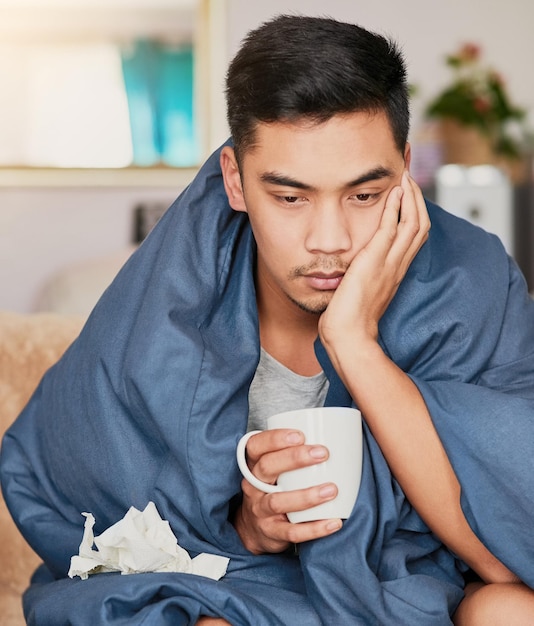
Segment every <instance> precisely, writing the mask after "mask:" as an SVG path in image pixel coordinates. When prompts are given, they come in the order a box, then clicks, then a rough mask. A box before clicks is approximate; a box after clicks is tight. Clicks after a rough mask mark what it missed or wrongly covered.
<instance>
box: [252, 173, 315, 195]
mask: <svg viewBox="0 0 534 626" xmlns="http://www.w3.org/2000/svg"><path fill="white" fill-rule="evenodd" d="M260 178H261V180H262V181H263V182H264V183H270V184H271V185H279V186H280V187H294V188H295V189H304V190H306V191H309V190H312V189H313V186H312V185H307V184H306V183H303V182H301V181H299V180H296V179H294V178H291V176H285V175H284V174H278V173H277V172H265V173H263V174H262V175H261V177H260Z"/></svg>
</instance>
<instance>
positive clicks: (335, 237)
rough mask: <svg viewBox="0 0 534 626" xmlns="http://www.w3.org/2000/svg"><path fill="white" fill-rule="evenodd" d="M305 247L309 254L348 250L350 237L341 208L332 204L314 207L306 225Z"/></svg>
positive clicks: (334, 252) (336, 252) (337, 252)
mask: <svg viewBox="0 0 534 626" xmlns="http://www.w3.org/2000/svg"><path fill="white" fill-rule="evenodd" d="M306 247H307V249H308V250H309V251H310V252H315V253H317V252H321V253H324V254H339V253H341V252H346V251H347V250H350V247H351V236H350V231H349V225H348V221H347V217H346V214H345V211H344V209H343V207H342V206H339V205H337V204H334V203H332V204H323V205H321V206H320V207H316V209H315V211H314V212H313V214H312V216H311V218H310V222H309V225H308V235H307V238H306Z"/></svg>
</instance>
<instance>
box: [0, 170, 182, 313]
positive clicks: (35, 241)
mask: <svg viewBox="0 0 534 626" xmlns="http://www.w3.org/2000/svg"><path fill="white" fill-rule="evenodd" d="M4 174H5V172H4ZM84 174H85V175H84ZM166 174H167V175H166V176H161V175H160V176H158V175H156V176H155V177H151V178H150V179H149V178H148V177H147V176H146V173H144V174H143V173H136V172H131V173H130V175H127V173H126V172H119V173H117V172H111V173H110V176H111V177H112V178H114V179H116V180H118V181H121V180H122V181H123V182H122V184H121V182H118V183H116V184H113V183H111V184H109V181H108V180H107V179H106V177H104V179H103V174H102V173H101V174H100V176H98V175H96V176H95V175H94V174H92V173H91V172H85V173H84V172H77V173H73V172H70V173H67V174H66V175H63V177H62V178H61V180H63V181H65V180H67V181H70V184H69V185H68V186H58V185H55V184H51V182H52V183H53V182H54V180H53V179H54V176H52V175H50V174H49V175H48V176H47V175H46V173H45V174H44V178H45V180H46V183H47V184H46V183H45V184H42V182H41V181H40V180H38V177H37V174H36V173H33V175H32V176H30V175H27V176H22V178H23V182H24V183H25V184H22V185H20V184H19V185H17V184H14V185H13V186H6V185H5V184H4V185H2V182H4V181H3V180H2V177H0V309H9V310H13V311H18V312H29V311H33V310H34V309H35V308H36V306H37V304H38V300H39V298H40V296H41V292H42V290H43V289H44V288H45V287H46V286H47V285H48V284H49V283H50V281H52V280H53V279H54V277H55V276H56V275H57V274H58V273H61V272H63V271H64V270H66V269H67V268H73V267H80V268H83V267H84V266H90V265H91V264H92V263H95V262H98V263H102V261H103V260H105V259H108V260H109V264H108V265H109V269H108V268H105V267H104V269H103V272H102V276H101V279H100V282H102V281H103V287H105V286H107V283H108V282H109V281H110V280H111V278H112V274H114V272H115V269H116V268H117V267H118V266H117V262H118V260H120V259H122V258H126V254H127V252H128V250H129V249H130V247H131V245H132V242H133V240H134V211H135V208H136V207H137V206H138V205H139V204H145V205H156V206H169V205H170V204H171V202H172V201H173V200H174V199H175V197H176V196H177V195H178V194H179V192H180V191H181V190H182V189H183V187H184V186H185V185H186V184H187V182H189V180H190V179H191V178H192V176H193V173H192V171H190V170H184V171H183V172H181V173H179V174H178V173H173V172H172V171H168V172H167V173H166ZM136 176H137V181H135V178H136ZM73 178H74V180H73ZM36 179H37V180H36ZM51 179H52V181H51ZM86 180H89V181H91V182H90V184H87V183H86V182H85V181H86ZM144 180H145V181H146V182H145V183H144V184H143V181H144ZM14 182H15V183H16V182H17V180H16V177H15V181H14ZM28 182H30V183H31V184H28ZM60 182H61V181H60ZM110 271H111V274H110ZM93 282H94V281H93ZM76 288H77V287H76V286H75V285H74V286H73V289H76ZM80 312H81V313H83V312H85V311H80Z"/></svg>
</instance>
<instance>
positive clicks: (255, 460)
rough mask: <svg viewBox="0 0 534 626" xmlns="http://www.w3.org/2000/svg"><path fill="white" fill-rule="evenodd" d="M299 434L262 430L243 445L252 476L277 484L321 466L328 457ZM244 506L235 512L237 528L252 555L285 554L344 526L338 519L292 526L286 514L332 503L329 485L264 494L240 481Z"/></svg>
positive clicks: (333, 493)
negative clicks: (280, 479) (301, 470)
mask: <svg viewBox="0 0 534 626" xmlns="http://www.w3.org/2000/svg"><path fill="white" fill-rule="evenodd" d="M303 441H304V436H303V434H302V433H301V432H298V431H294V430H287V429H276V430H266V431H264V432H262V433H258V434H257V435H254V436H252V437H251V438H250V439H249V441H248V444H247V457H248V464H249V467H250V469H251V471H253V472H254V474H255V475H256V476H257V477H258V478H259V479H260V480H263V481H264V482H267V483H275V482H276V480H277V478H278V476H279V474H281V473H282V472H286V471H289V470H294V469H298V468H300V467H307V466H309V465H314V464H317V463H322V462H323V461H325V460H326V459H327V458H328V450H326V448H324V447H323V446H307V445H303ZM242 488H243V503H242V505H241V507H240V509H239V510H238V511H237V513H236V517H235V520H234V525H235V528H236V530H237V532H238V534H239V536H240V537H241V540H242V541H243V544H244V546H245V547H246V548H247V549H248V550H250V552H253V553H254V554H261V553H264V552H272V553H274V552H283V551H284V550H286V549H287V548H288V547H289V546H290V545H291V544H294V543H301V542H303V541H309V540H311V539H317V538H319V537H324V536H326V535H330V534H332V533H334V532H336V530H339V529H340V528H341V526H342V522H341V520H340V519H334V520H320V521H316V522H305V523H301V524H292V523H290V522H289V521H288V519H287V516H286V513H288V512H290V511H301V510H304V509H308V508H310V507H312V506H315V505H317V504H321V503H323V502H327V501H328V500H332V499H333V498H335V497H336V495H337V487H336V486H335V485H333V484H332V483H326V484H323V485H317V486H315V487H310V488H308V489H302V490H298V491H287V492H277V493H270V494H266V493H263V491H259V490H258V489H256V488H255V487H253V486H252V485H250V484H249V483H248V482H247V481H246V480H243V483H242Z"/></svg>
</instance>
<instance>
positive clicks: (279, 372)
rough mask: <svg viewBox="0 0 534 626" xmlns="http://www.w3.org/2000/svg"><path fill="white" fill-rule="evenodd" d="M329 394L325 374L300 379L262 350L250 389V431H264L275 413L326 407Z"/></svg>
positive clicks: (300, 377) (298, 375)
mask: <svg viewBox="0 0 534 626" xmlns="http://www.w3.org/2000/svg"><path fill="white" fill-rule="evenodd" d="M327 393H328V379H327V378H326V376H325V374H324V372H320V373H319V374H315V376H300V374H295V372H292V371H291V370H290V369H288V368H287V367H285V365H282V364H281V363H280V362H279V361H277V360H276V359H274V358H273V357H272V356H271V355H270V354H268V353H267V352H265V350H264V349H263V348H262V349H261V354H260V362H259V364H258V368H257V370H256V374H255V376H254V379H253V381H252V384H251V385H250V390H249V396H248V398H249V415H248V430H264V429H265V428H266V427H267V418H268V417H270V416H271V415H275V414H276V413H282V412H283V411H293V410H295V409H308V408H312V407H317V406H324V401H325V398H326V394H327Z"/></svg>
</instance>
